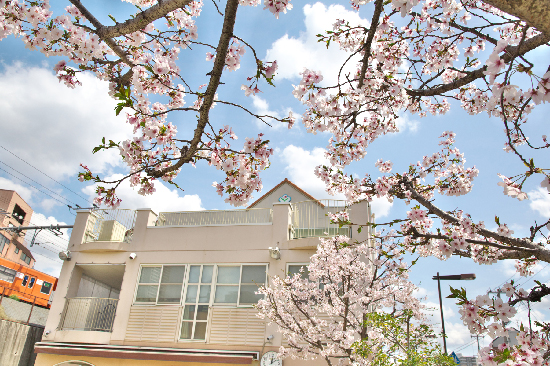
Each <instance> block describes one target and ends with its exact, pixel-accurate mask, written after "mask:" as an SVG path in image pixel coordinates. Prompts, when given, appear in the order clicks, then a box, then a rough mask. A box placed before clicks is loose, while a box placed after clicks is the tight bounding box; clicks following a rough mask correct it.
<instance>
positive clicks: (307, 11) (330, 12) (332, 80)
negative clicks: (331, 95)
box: [265, 2, 368, 85]
mask: <svg viewBox="0 0 550 366" xmlns="http://www.w3.org/2000/svg"><path fill="white" fill-rule="evenodd" d="M303 10H304V15H305V19H304V23H305V26H306V30H305V32H301V33H300V36H299V37H298V38H293V37H289V36H288V34H285V35H284V36H283V37H281V38H279V39H278V40H276V41H275V42H274V43H273V44H272V45H271V48H270V49H269V50H267V54H266V57H265V59H266V60H269V61H273V60H277V63H278V65H279V69H278V70H277V78H278V79H279V78H282V79H293V78H299V73H300V72H302V71H303V68H304V67H306V68H308V69H311V70H315V71H321V72H322V74H323V77H324V80H323V82H322V85H334V84H336V82H337V77H338V71H339V69H340V66H341V65H342V64H343V63H344V61H345V60H346V59H347V58H348V57H349V53H347V52H344V51H341V50H340V49H339V47H338V45H337V44H331V45H330V47H329V49H327V47H326V44H325V43H320V42H317V40H318V38H317V34H325V31H326V30H332V25H333V24H334V22H335V21H336V20H337V19H346V20H347V21H349V23H350V24H351V25H358V24H362V25H365V26H366V25H367V24H368V21H367V20H366V19H362V18H361V17H360V16H359V14H358V13H357V12H355V11H350V10H346V8H344V7H343V6H342V5H330V6H329V7H328V8H327V7H326V6H325V5H324V4H322V3H319V2H318V3H315V4H313V5H309V4H308V5H306V6H304V8H303ZM356 60H358V57H355V58H354V59H352V60H351V61H349V62H348V67H347V68H346V69H345V70H344V74H345V73H347V72H350V71H352V70H353V69H354V68H355V67H356V63H357V61H356Z"/></svg>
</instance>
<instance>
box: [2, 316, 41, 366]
mask: <svg viewBox="0 0 550 366" xmlns="http://www.w3.org/2000/svg"><path fill="white" fill-rule="evenodd" d="M43 332H44V327H43V326H36V325H24V324H21V323H15V322H11V321H7V320H0V339H1V340H2V341H1V342H0V365H2V366H33V365H34V362H35V360H36V353H34V344H35V343H36V342H39V341H40V340H41V339H42V333H43Z"/></svg>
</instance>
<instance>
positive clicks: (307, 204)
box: [291, 200, 351, 239]
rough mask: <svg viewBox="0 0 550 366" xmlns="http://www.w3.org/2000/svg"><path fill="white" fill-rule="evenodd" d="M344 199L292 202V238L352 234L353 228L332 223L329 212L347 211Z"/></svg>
mask: <svg viewBox="0 0 550 366" xmlns="http://www.w3.org/2000/svg"><path fill="white" fill-rule="evenodd" d="M347 209H348V206H346V201H344V200H316V201H302V202H296V203H293V204H292V229H291V234H292V239H300V238H311V237H328V236H336V235H347V236H351V228H350V227H347V226H344V227H339V226H338V225H337V224H331V223H330V218H329V217H328V216H327V214H328V213H329V212H330V213H333V214H335V213H337V212H340V211H347Z"/></svg>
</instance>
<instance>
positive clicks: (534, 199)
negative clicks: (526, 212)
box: [529, 187, 550, 218]
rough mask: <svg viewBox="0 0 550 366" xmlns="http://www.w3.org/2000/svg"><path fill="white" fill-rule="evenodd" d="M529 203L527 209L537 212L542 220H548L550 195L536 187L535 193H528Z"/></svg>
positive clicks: (549, 216)
mask: <svg viewBox="0 0 550 366" xmlns="http://www.w3.org/2000/svg"><path fill="white" fill-rule="evenodd" d="M529 198H531V202H530V203H529V207H531V209H532V210H535V211H537V212H538V213H539V214H540V215H541V216H543V217H544V218H550V194H549V193H548V191H547V190H546V189H543V188H540V187H537V189H536V190H535V191H530V192H529Z"/></svg>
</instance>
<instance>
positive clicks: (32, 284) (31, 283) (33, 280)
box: [29, 277, 36, 288]
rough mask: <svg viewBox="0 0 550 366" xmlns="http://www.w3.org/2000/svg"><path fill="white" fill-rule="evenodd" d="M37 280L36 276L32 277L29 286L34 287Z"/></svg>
mask: <svg viewBox="0 0 550 366" xmlns="http://www.w3.org/2000/svg"><path fill="white" fill-rule="evenodd" d="M35 281H36V278H34V277H32V278H31V281H30V282H29V288H33V286H34V282H35Z"/></svg>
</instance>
